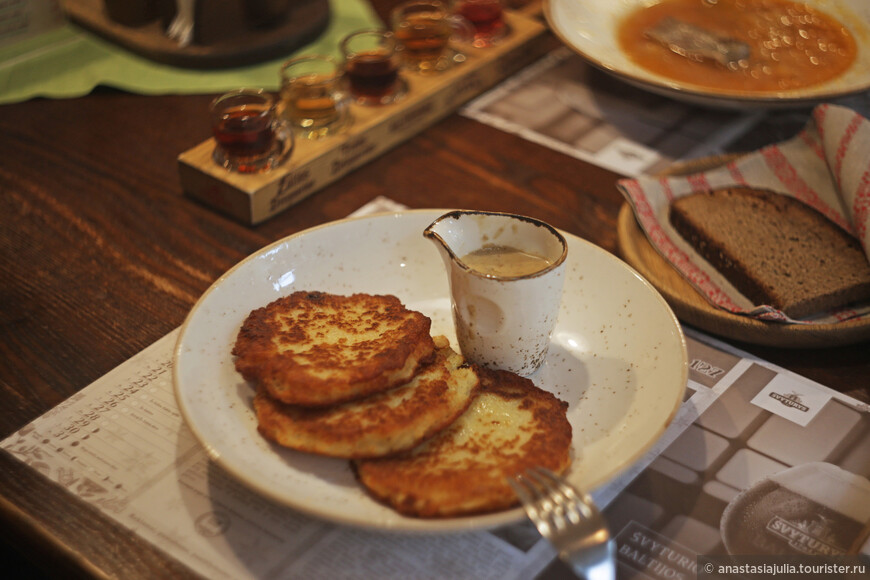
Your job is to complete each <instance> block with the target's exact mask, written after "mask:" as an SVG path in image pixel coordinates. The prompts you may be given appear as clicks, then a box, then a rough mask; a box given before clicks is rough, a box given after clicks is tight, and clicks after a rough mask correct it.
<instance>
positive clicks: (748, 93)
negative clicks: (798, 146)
mask: <svg viewBox="0 0 870 580" xmlns="http://www.w3.org/2000/svg"><path fill="white" fill-rule="evenodd" d="M544 12H545V14H546V17H547V21H548V23H549V25H550V27H551V29H552V30H553V32H554V33H555V34H556V35H557V36H558V37H559V38H560V39H561V40H562V41H563V42H564V43H565V44H566V45H567V46H569V47H571V48H572V49H573V50H574V51H576V52H577V53H578V54H580V55H581V56H583V57H584V58H585V59H586V60H587V61H588V62H589V63H591V64H592V65H594V66H596V67H598V68H600V69H602V70H604V71H606V72H608V73H610V74H612V75H614V76H616V77H618V78H620V79H622V80H624V81H626V82H628V83H630V84H633V85H635V86H639V87H641V88H644V89H647V90H650V91H652V92H655V93H658V94H662V95H665V96H668V97H672V98H675V99H678V100H682V101H685V102H690V103H693V104H698V105H704V106H712V107H720V108H739V109H744V108H759V107H761V108H781V107H803V106H809V105H812V104H815V103H819V102H824V101H830V100H832V99H837V98H840V97H845V96H848V95H852V94H855V93H859V92H862V91H866V90H868V89H870V0H608V1H606V2H600V1H594V0H545V1H544ZM666 18H675V19H677V20H679V21H680V22H685V23H687V24H689V25H691V26H693V27H696V28H697V29H702V30H703V31H705V32H707V33H709V34H711V35H713V36H716V37H719V38H723V39H731V40H736V41H739V42H742V43H745V44H746V45H748V47H749V57H748V58H747V59H744V60H741V61H739V62H737V63H732V64H731V65H729V66H726V65H723V64H721V63H718V62H715V61H713V60H710V59H705V58H701V59H693V58H686V57H685V56H684V55H681V54H679V53H678V51H675V50H672V49H671V48H669V47H668V46H666V45H665V44H662V43H661V42H657V41H656V40H654V39H652V38H650V37H649V35H648V34H647V31H649V30H650V29H651V28H652V27H654V26H656V24H658V23H659V22H661V21H662V20H663V19H666Z"/></svg>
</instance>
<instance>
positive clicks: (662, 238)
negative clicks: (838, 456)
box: [617, 104, 870, 324]
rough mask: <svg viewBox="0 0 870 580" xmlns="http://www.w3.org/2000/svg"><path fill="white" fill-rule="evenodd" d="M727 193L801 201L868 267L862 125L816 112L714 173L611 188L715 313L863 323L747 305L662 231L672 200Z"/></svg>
mask: <svg viewBox="0 0 870 580" xmlns="http://www.w3.org/2000/svg"><path fill="white" fill-rule="evenodd" d="M735 185H741V186H748V187H756V188H761V189H769V190H772V191H776V192H778V193H781V194H786V195H790V196H792V197H795V198H797V199H799V200H801V201H803V202H804V203H806V204H808V205H810V206H812V207H813V208H815V209H816V210H818V211H819V212H821V213H822V214H823V215H825V216H827V217H828V218H829V219H830V220H831V221H833V222H834V223H836V224H838V225H839V226H840V227H842V228H844V229H845V230H846V231H848V232H849V233H851V234H852V235H854V236H856V237H857V238H858V239H859V240H860V241H861V243H862V245H863V247H864V252H865V253H866V254H867V256H868V259H870V121H868V120H867V119H865V118H864V117H863V116H861V115H860V114H858V113H856V112H855V111H853V110H851V109H849V108H846V107H842V106H837V105H831V104H822V105H818V106H817V107H816V108H815V109H814V110H813V112H812V116H811V118H810V120H809V122H808V123H807V125H806V126H805V127H804V129H803V130H802V131H801V132H800V133H799V134H798V135H797V136H795V137H793V138H792V139H790V140H788V141H784V142H782V143H777V144H775V145H770V146H767V147H765V148H763V149H760V150H758V151H756V152H753V153H750V154H748V155H744V156H741V157H739V158H737V159H736V160H735V161H732V162H730V163H727V164H726V165H723V166H720V167H717V168H716V169H713V170H710V171H705V172H702V173H697V174H694V175H687V176H679V177H674V176H664V177H643V178H639V179H623V180H620V181H619V182H618V183H617V187H618V188H619V190H620V191H621V192H622V194H623V195H624V196H625V198H626V199H627V200H628V202H629V203H630V204H631V206H632V208H633V209H634V215H635V216H636V217H637V220H638V223H639V224H640V226H641V228H642V229H643V230H644V232H645V233H646V236H647V238H648V239H649V240H650V243H652V245H653V246H654V247H655V248H656V249H657V250H658V252H659V253H660V254H661V255H662V256H663V257H664V258H665V259H666V260H668V261H669V262H670V263H671V264H672V265H673V266H674V267H675V268H677V270H679V271H680V273H681V274H682V275H683V276H684V277H685V278H686V279H687V280H688V281H689V282H690V283H692V285H693V286H695V288H697V289H698V291H699V292H701V294H702V295H704V296H706V297H707V299H708V300H709V301H710V302H712V303H713V304H715V305H717V306H719V307H720V308H723V309H725V310H727V311H729V312H733V313H735V314H745V315H748V316H753V317H757V318H760V319H764V320H778V321H782V322H800V323H806V324H814V323H815V324H818V323H831V322H839V321H842V320H852V319H855V318H867V319H870V304H867V305H860V306H859V307H857V308H855V307H852V308H841V309H838V310H837V311H832V312H826V313H822V314H819V315H817V316H814V317H812V318H809V319H803V320H800V321H794V320H791V319H789V318H788V317H787V316H785V314H783V313H782V312H780V311H778V310H775V309H773V308H771V307H769V306H763V305H754V304H752V303H751V302H749V301H748V300H747V299H746V298H745V297H744V296H743V295H742V294H740V293H739V292H738V291H737V290H736V289H735V288H734V287H733V286H732V285H731V284H730V283H729V282H728V281H727V280H726V279H725V278H724V277H723V276H721V275H720V274H719V273H718V272H717V271H716V270H715V269H714V268H712V267H711V266H710V265H709V264H708V263H707V262H706V261H705V260H703V258H701V257H700V256H698V254H697V253H696V252H695V251H694V249H693V248H692V247H691V246H690V245H689V244H688V243H686V242H685V241H684V240H683V238H682V237H681V236H680V235H679V234H678V233H677V232H676V231H675V230H674V229H673V228H672V227H671V226H670V223H669V221H668V206H669V204H670V202H671V201H672V200H673V199H676V198H678V197H681V196H684V195H688V194H690V193H692V192H695V191H703V190H710V189H718V188H722V187H728V186H735Z"/></svg>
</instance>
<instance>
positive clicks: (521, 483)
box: [508, 473, 550, 537]
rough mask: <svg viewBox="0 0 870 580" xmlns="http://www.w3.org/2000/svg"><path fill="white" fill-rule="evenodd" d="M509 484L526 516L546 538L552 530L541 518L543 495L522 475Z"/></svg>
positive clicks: (509, 480) (510, 480)
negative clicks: (540, 506)
mask: <svg viewBox="0 0 870 580" xmlns="http://www.w3.org/2000/svg"><path fill="white" fill-rule="evenodd" d="M508 484H510V486H511V488H513V490H514V493H516V494H517V497H518V498H519V499H520V503H521V504H522V506H523V509H524V510H525V512H526V515H527V516H529V519H530V520H531V521H532V523H533V524H535V527H537V528H538V531H539V532H541V535H542V536H545V537H546V536H547V535H548V534H549V532H550V530H549V524H548V523H547V522H546V521H545V520H544V519H543V518H542V517H541V510H540V508H539V504H540V500H541V493H540V491H539V490H538V488H537V487H536V486H535V484H534V483H532V482H531V481H529V479H528V477H526V476H525V475H524V474H522V473H521V474H519V475H517V476H516V477H515V478H513V479H510V478H509V479H508Z"/></svg>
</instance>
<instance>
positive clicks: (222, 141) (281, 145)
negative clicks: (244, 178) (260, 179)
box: [210, 89, 293, 173]
mask: <svg viewBox="0 0 870 580" xmlns="http://www.w3.org/2000/svg"><path fill="white" fill-rule="evenodd" d="M210 114H211V127H212V134H213V135H214V138H215V150H214V160H215V161H216V162H217V163H218V164H219V165H221V166H223V167H225V168H227V169H229V170H230V171H237V172H239V173H260V172H264V171H269V170H270V169H272V168H273V167H276V166H277V165H279V164H281V163H283V162H284V161H285V160H286V159H287V158H288V157H289V155H290V152H291V151H292V149H293V133H292V132H291V131H290V129H289V127H288V126H287V125H286V123H284V122H283V121H281V120H280V119H278V117H277V114H276V112H275V100H274V99H273V98H272V96H271V95H269V94H268V93H266V92H265V91H263V90H261V89H238V90H235V91H230V92H228V93H225V94H223V95H221V96H219V97H218V98H216V99H215V100H214V101H212V103H211V107H210Z"/></svg>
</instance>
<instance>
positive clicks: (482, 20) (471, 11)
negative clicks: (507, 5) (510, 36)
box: [456, 1, 504, 34]
mask: <svg viewBox="0 0 870 580" xmlns="http://www.w3.org/2000/svg"><path fill="white" fill-rule="evenodd" d="M456 11H457V13H458V14H459V15H460V16H462V17H463V18H465V19H466V20H468V21H469V22H471V24H472V26H474V30H475V32H476V33H477V34H492V33H493V32H495V31H497V30H498V29H500V28H501V27H502V26H504V20H503V17H502V7H501V3H500V2H498V1H493V2H461V3H460V4H459V6H458V7H457V10H456Z"/></svg>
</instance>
